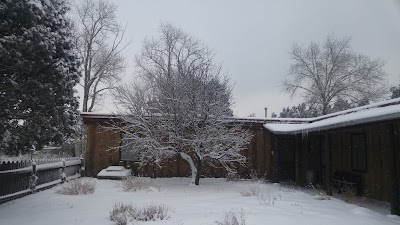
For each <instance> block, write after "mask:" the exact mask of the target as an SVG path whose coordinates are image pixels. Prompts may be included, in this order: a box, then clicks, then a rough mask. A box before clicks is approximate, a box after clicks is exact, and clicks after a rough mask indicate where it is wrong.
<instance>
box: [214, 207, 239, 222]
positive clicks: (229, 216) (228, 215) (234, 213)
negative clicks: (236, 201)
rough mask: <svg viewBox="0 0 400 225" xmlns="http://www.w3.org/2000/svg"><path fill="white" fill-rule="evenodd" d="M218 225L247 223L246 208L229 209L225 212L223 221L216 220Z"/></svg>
mask: <svg viewBox="0 0 400 225" xmlns="http://www.w3.org/2000/svg"><path fill="white" fill-rule="evenodd" d="M215 223H216V224H217V225H246V215H245V212H244V210H243V209H242V210H234V209H232V210H229V211H228V212H225V213H224V219H223V220H222V221H218V220H217V221H215Z"/></svg>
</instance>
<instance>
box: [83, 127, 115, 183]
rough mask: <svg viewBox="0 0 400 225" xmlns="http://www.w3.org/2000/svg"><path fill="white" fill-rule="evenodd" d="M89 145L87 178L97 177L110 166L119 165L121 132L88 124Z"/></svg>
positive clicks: (87, 149)
mask: <svg viewBox="0 0 400 225" xmlns="http://www.w3.org/2000/svg"><path fill="white" fill-rule="evenodd" d="M86 133H87V144H86V153H85V173H86V176H96V175H97V173H99V172H100V170H102V169H104V168H106V167H108V166H109V165H118V163H119V160H120V153H119V149H113V147H118V146H119V143H120V133H119V131H115V130H110V129H108V128H106V127H103V126H99V125H96V124H86Z"/></svg>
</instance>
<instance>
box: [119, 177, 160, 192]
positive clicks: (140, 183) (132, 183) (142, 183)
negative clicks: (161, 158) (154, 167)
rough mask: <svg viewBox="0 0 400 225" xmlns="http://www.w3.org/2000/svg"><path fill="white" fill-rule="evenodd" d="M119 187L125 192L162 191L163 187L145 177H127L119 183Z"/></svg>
mask: <svg viewBox="0 0 400 225" xmlns="http://www.w3.org/2000/svg"><path fill="white" fill-rule="evenodd" d="M118 186H119V187H121V188H122V189H123V190H124V191H141V190H146V191H152V190H158V191H161V185H160V184H159V183H158V182H156V181H155V180H152V179H150V178H144V177H127V178H125V179H124V180H122V181H121V182H120V183H118Z"/></svg>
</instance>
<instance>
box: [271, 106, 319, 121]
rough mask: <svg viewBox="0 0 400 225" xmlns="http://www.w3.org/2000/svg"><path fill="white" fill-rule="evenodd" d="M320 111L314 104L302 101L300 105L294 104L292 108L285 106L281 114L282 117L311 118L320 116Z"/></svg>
mask: <svg viewBox="0 0 400 225" xmlns="http://www.w3.org/2000/svg"><path fill="white" fill-rule="evenodd" d="M319 115H320V114H319V111H318V109H317V108H315V107H314V106H312V105H311V106H307V104H306V103H301V104H299V105H298V106H292V108H289V107H286V108H283V110H282V112H281V113H280V114H279V117H280V118H310V117H316V116H319Z"/></svg>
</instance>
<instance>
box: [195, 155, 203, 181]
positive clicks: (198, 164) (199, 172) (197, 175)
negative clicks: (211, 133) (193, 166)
mask: <svg viewBox="0 0 400 225" xmlns="http://www.w3.org/2000/svg"><path fill="white" fill-rule="evenodd" d="M202 169H203V161H201V160H200V159H198V160H197V174H196V179H195V181H194V184H195V185H199V181H200V176H201V171H202Z"/></svg>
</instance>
